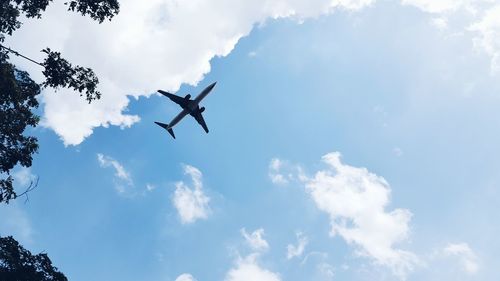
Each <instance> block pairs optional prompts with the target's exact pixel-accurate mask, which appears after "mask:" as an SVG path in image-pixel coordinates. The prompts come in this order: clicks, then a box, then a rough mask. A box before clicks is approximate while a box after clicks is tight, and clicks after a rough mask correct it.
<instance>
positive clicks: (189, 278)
mask: <svg viewBox="0 0 500 281" xmlns="http://www.w3.org/2000/svg"><path fill="white" fill-rule="evenodd" d="M175 281H196V279H194V277H193V275H191V274H189V273H184V274H181V275H179V277H177V278H176V279H175Z"/></svg>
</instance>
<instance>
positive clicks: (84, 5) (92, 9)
mask: <svg viewBox="0 0 500 281" xmlns="http://www.w3.org/2000/svg"><path fill="white" fill-rule="evenodd" d="M64 4H66V5H68V7H69V8H68V10H71V11H77V12H79V13H81V14H82V15H84V16H85V15H89V16H90V17H91V18H93V19H94V20H96V21H99V23H102V22H103V21H104V20H105V19H106V18H108V19H109V20H111V18H113V17H114V16H115V15H117V14H118V12H119V11H120V4H118V1H117V0H104V1H103V0H73V1H70V2H69V3H68V2H66V3H64Z"/></svg>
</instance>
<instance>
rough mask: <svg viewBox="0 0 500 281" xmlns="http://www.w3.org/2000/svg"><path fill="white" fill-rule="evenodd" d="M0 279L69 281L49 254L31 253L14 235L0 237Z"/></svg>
mask: <svg viewBox="0 0 500 281" xmlns="http://www.w3.org/2000/svg"><path fill="white" fill-rule="evenodd" d="M0 280H2V281H68V279H67V278H66V276H64V274H63V273H62V272H60V271H59V270H58V269H57V268H56V267H55V266H53V265H52V261H51V260H50V258H49V257H48V256H47V254H45V253H40V254H37V255H33V254H31V253H30V251H28V250H26V249H24V248H23V246H21V245H20V244H19V242H17V241H16V240H15V239H14V238H12V236H9V237H0Z"/></svg>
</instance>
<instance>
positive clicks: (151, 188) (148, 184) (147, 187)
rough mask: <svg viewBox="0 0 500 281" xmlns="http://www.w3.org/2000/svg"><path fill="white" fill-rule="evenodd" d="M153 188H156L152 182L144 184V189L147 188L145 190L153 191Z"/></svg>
mask: <svg viewBox="0 0 500 281" xmlns="http://www.w3.org/2000/svg"><path fill="white" fill-rule="evenodd" d="M155 189H156V185H154V184H150V183H147V184H146V190H147V191H153V190H155Z"/></svg>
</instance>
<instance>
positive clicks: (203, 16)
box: [8, 0, 373, 145]
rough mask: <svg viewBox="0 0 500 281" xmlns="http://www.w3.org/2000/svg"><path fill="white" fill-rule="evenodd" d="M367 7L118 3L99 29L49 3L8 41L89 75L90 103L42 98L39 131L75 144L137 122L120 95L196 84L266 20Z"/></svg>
mask: <svg viewBox="0 0 500 281" xmlns="http://www.w3.org/2000/svg"><path fill="white" fill-rule="evenodd" d="M371 2H373V1H372V0H334V1H323V0H312V1H305V2H304V1H294V0H278V1H276V0H272V1H271V0H253V1H237V2H234V1H230V0H210V1H209V0H196V1H168V0H151V1H134V0H121V1H120V14H119V15H117V16H116V17H115V18H114V19H113V20H112V21H111V22H104V23H103V24H100V25H99V24H97V23H95V22H93V21H92V20H90V19H89V18H85V17H81V16H78V15H76V14H72V13H69V12H67V11H66V6H64V5H62V3H61V2H55V3H52V4H51V5H49V8H48V9H47V11H46V12H45V13H44V15H43V17H42V19H41V20H34V19H32V20H25V24H24V25H23V27H22V28H21V29H20V30H18V31H16V33H15V34H14V37H13V38H8V43H9V45H11V46H12V47H14V48H15V49H17V50H20V51H22V52H23V53H25V54H28V55H30V56H35V57H36V56H37V55H38V54H39V51H40V50H41V49H43V48H44V47H46V46H51V47H52V48H53V49H54V50H57V51H61V52H62V53H63V54H64V56H65V57H66V58H68V59H69V60H70V61H71V62H74V63H75V64H82V65H84V66H88V67H91V68H93V69H94V70H95V72H96V74H97V75H98V76H99V78H100V82H101V84H100V90H101V92H102V93H103V95H102V99H101V100H99V101H96V102H93V103H92V104H90V105H89V104H87V103H86V102H85V100H84V99H82V98H81V97H79V96H78V95H77V94H75V93H73V92H70V91H68V90H65V89H61V90H60V91H59V92H58V93H54V92H53V91H52V90H50V89H47V90H45V91H44V93H43V103H44V119H43V125H44V126H46V127H49V128H51V129H53V130H54V131H55V132H56V133H57V134H58V135H59V136H60V137H61V139H62V140H63V141H64V143H65V144H66V145H77V144H79V143H81V142H82V141H83V140H84V139H85V138H86V137H88V136H90V135H91V134H92V131H93V129H94V128H96V127H100V126H103V127H108V126H109V125H114V126H120V127H129V126H131V125H132V124H134V123H136V122H138V121H139V120H140V119H139V117H138V116H136V115H133V114H128V113H126V110H127V106H128V103H129V98H128V96H133V97H139V96H150V95H151V94H152V93H154V92H155V91H156V90H157V89H160V88H161V89H165V90H169V91H176V90H177V89H179V87H180V85H181V84H184V83H185V84H191V85H196V84H197V83H198V82H199V81H201V80H202V79H203V76H204V75H205V74H206V73H208V72H209V71H210V60H211V59H212V58H214V57H223V56H227V55H228V54H229V53H230V52H231V51H232V50H233V48H234V47H235V45H236V43H237V42H238V40H239V39H241V38H242V37H244V36H247V35H248V34H249V33H250V31H251V30H252V28H254V26H256V25H260V24H263V23H265V22H266V21H267V20H268V19H277V18H287V17H289V18H294V19H297V20H299V21H300V20H303V19H307V18H311V17H316V16H319V15H321V14H325V13H329V12H330V11H332V10H333V9H335V8H337V7H340V8H344V9H358V8H361V7H363V6H365V5H368V4H370V3H371ZM55 30H56V31H57V32H54V31H55ZM26 42H31V43H30V44H26ZM82 50H84V51H82ZM40 59H41V58H40ZM19 65H20V66H21V67H23V68H25V69H28V70H32V73H34V78H35V79H37V80H41V74H40V71H39V69H37V68H36V67H34V66H32V65H30V64H28V63H26V62H22V61H19Z"/></svg>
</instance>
